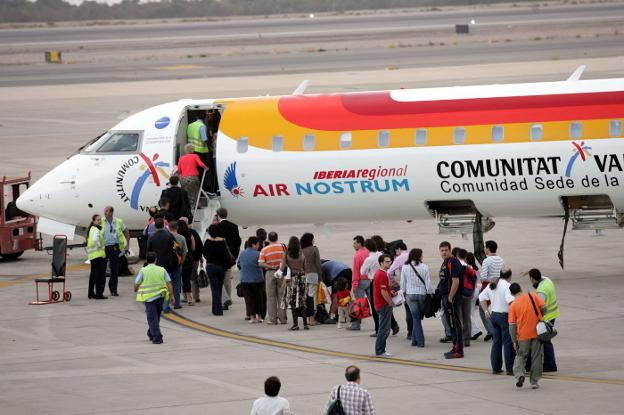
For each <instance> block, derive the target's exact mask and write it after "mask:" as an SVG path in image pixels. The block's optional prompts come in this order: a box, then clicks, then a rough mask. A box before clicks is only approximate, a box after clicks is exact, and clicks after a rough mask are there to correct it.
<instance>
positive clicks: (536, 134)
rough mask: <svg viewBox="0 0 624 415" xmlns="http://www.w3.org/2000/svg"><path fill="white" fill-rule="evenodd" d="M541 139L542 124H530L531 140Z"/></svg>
mask: <svg viewBox="0 0 624 415" xmlns="http://www.w3.org/2000/svg"><path fill="white" fill-rule="evenodd" d="M541 139H542V124H533V125H532V126H531V140H541Z"/></svg>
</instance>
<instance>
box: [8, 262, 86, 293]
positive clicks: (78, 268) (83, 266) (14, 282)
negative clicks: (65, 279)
mask: <svg viewBox="0 0 624 415" xmlns="http://www.w3.org/2000/svg"><path fill="white" fill-rule="evenodd" d="M88 268H89V265H87V264H80V265H71V266H69V267H67V272H70V271H82V270H85V269H88ZM67 272H66V274H67ZM3 277H4V278H6V277H8V275H3V276H0V278H3ZM48 277H50V273H49V272H46V273H42V274H35V275H24V276H23V277H19V278H16V279H14V280H11V281H0V288H6V287H11V286H13V285H17V284H21V283H24V282H28V281H32V280H35V279H37V278H48Z"/></svg>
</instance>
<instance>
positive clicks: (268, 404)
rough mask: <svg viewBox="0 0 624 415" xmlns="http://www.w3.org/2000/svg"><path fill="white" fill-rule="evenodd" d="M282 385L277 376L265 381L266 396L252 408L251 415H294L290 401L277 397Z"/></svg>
mask: <svg viewBox="0 0 624 415" xmlns="http://www.w3.org/2000/svg"><path fill="white" fill-rule="evenodd" d="M281 387H282V383H281V382H280V380H279V378H278V377H277V376H271V377H270V378H267V380H265V381H264V393H265V394H266V396H263V397H261V398H258V399H256V400H255V401H254V403H253V406H252V407H251V414H250V415H292V412H291V411H290V404H289V403H288V400H286V399H284V398H281V397H279V396H277V395H278V394H279V391H280V388H281Z"/></svg>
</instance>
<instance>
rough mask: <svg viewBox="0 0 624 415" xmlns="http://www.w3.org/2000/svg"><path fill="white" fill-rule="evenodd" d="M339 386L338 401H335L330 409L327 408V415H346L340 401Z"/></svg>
mask: <svg viewBox="0 0 624 415" xmlns="http://www.w3.org/2000/svg"><path fill="white" fill-rule="evenodd" d="M341 386H342V385H340V386H338V394H337V397H336V400H335V401H333V402H332V403H331V404H330V405H329V407H328V408H327V415H345V411H344V409H343V407H342V402H341V401H340V387H341Z"/></svg>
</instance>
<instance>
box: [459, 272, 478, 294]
mask: <svg viewBox="0 0 624 415" xmlns="http://www.w3.org/2000/svg"><path fill="white" fill-rule="evenodd" d="M462 271H463V273H462V281H461V282H462V288H461V292H462V297H464V298H472V295H473V294H474V290H475V287H476V285H477V273H476V272H475V270H474V269H473V268H472V267H471V266H464V267H462Z"/></svg>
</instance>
